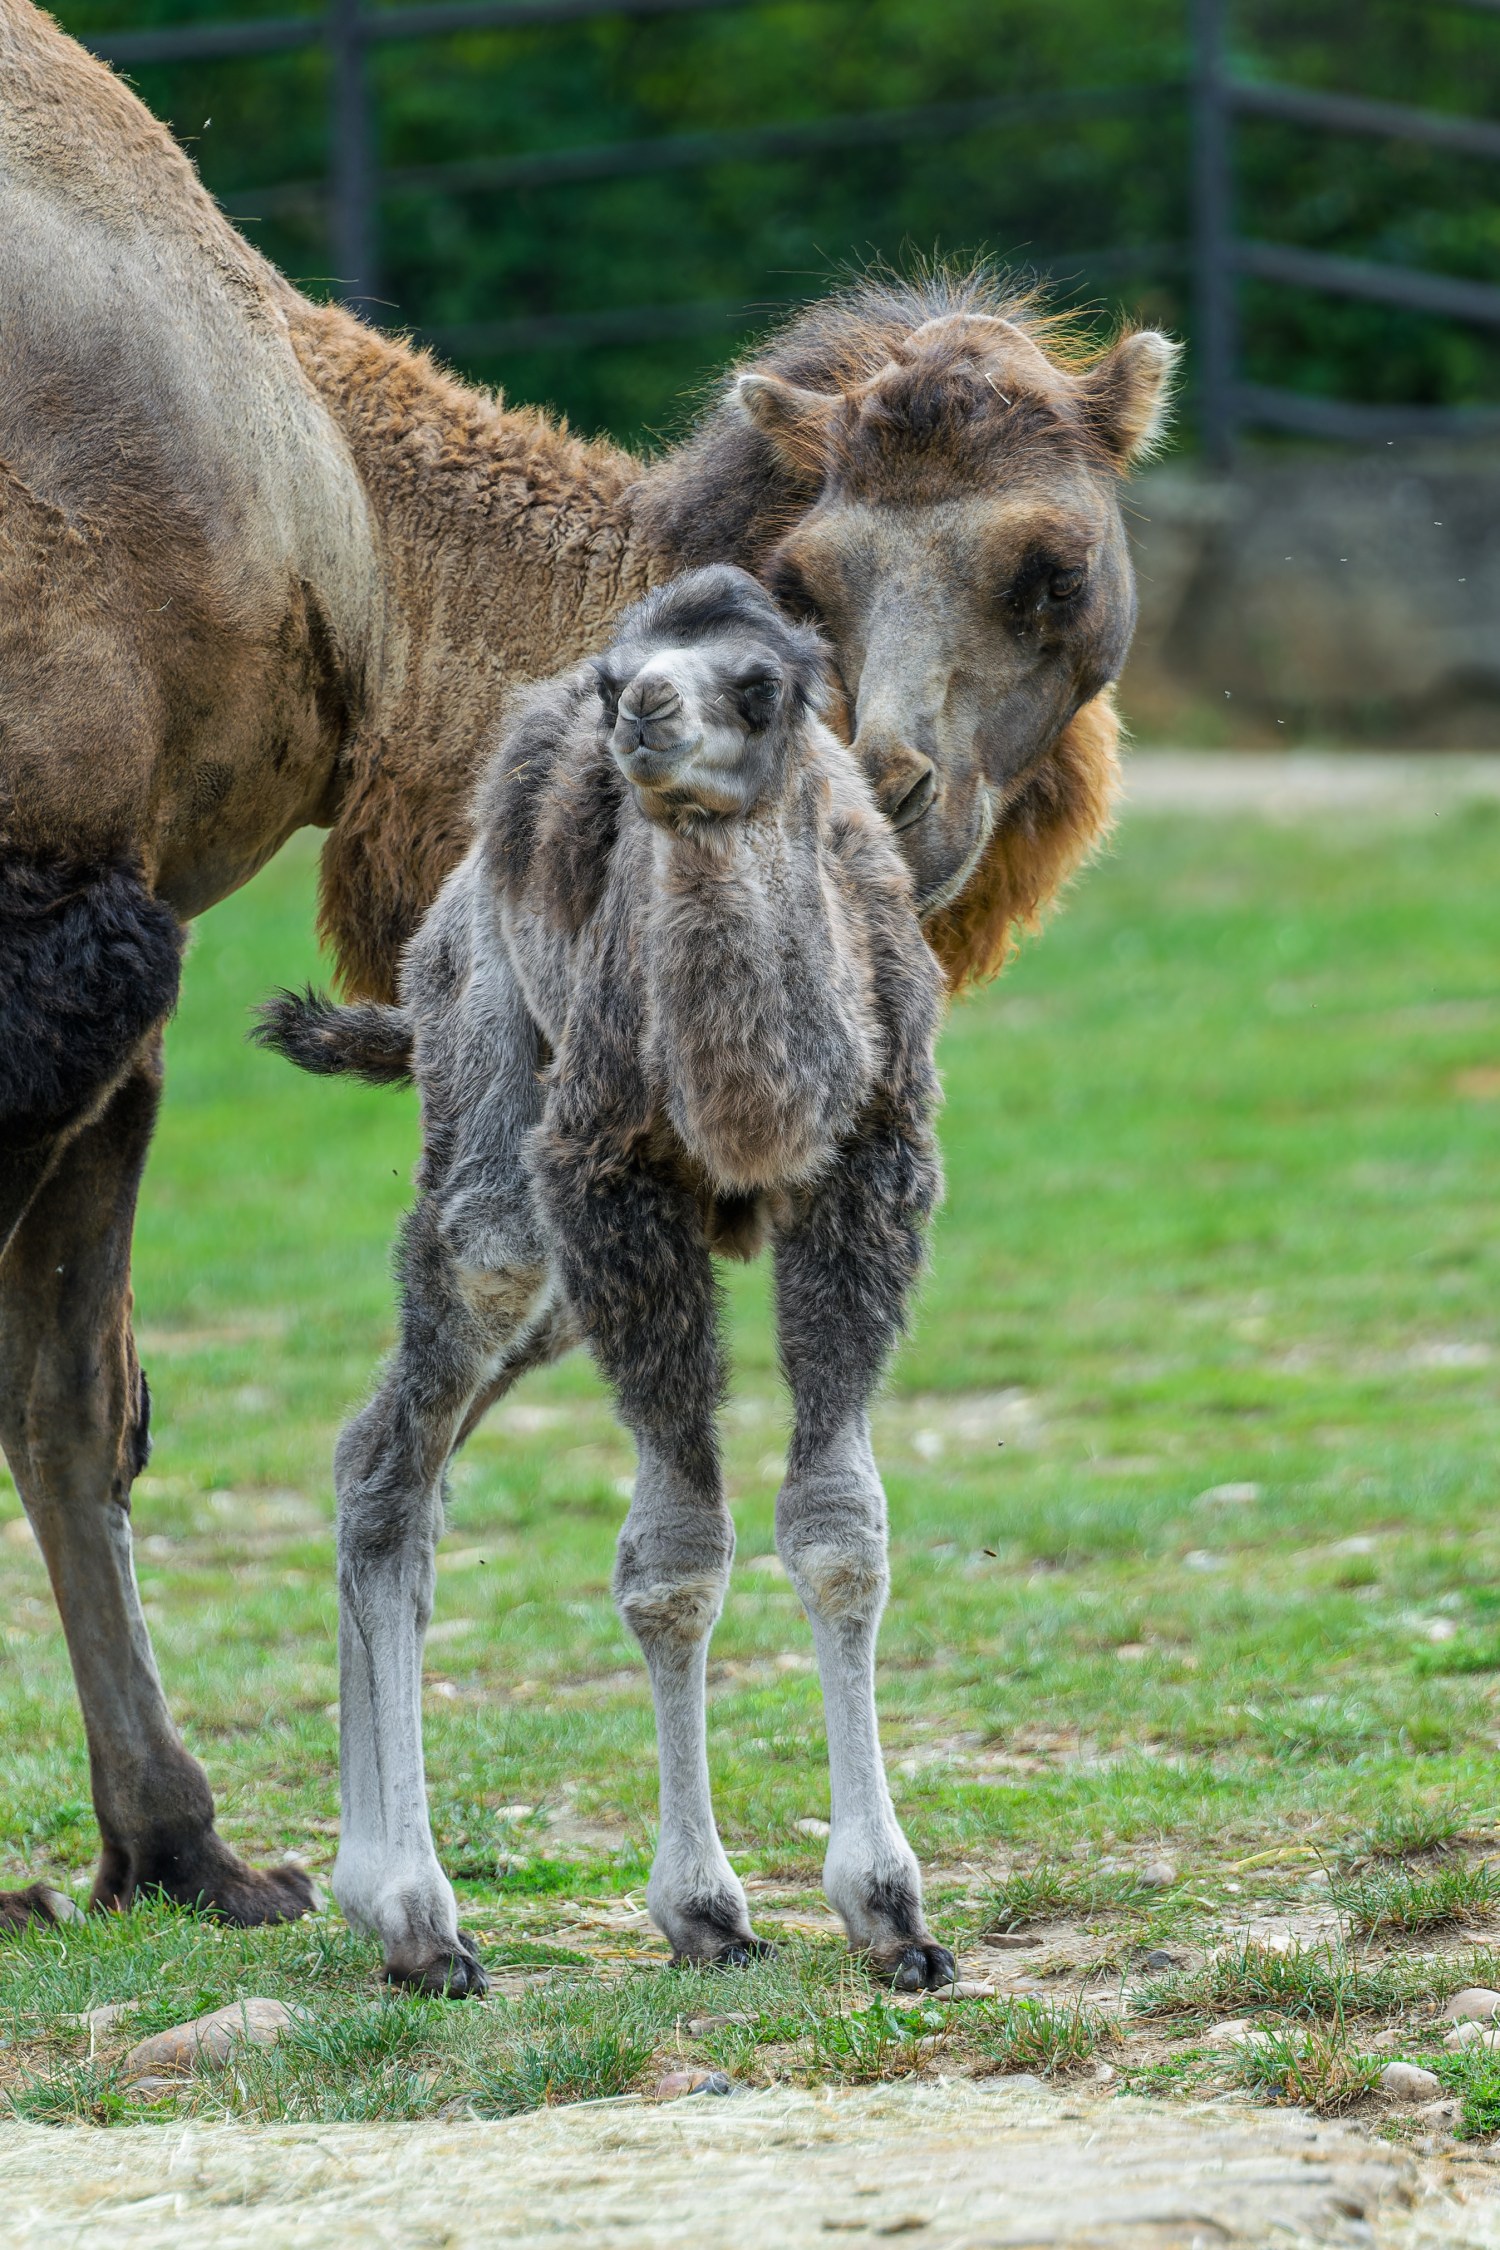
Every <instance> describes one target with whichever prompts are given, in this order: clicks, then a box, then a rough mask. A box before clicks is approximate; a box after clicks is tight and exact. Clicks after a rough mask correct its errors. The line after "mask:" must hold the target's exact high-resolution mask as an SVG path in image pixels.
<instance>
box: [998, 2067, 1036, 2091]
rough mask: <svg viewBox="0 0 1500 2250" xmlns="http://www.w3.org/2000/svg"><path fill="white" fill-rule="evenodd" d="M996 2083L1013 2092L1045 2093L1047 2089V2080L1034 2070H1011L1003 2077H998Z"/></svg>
mask: <svg viewBox="0 0 1500 2250" xmlns="http://www.w3.org/2000/svg"><path fill="white" fill-rule="evenodd" d="M995 2083H996V2085H997V2086H1004V2087H1005V2088H1006V2089H1007V2091H1008V2092H1010V2093H1012V2094H1045V2093H1046V2091H1047V2087H1046V2083H1045V2081H1044V2080H1043V2079H1040V2078H1038V2077H1037V2075H1036V2072H1035V2071H1034V2070H1013V2071H1009V2072H1007V2074H1006V2075H1005V2076H1004V2077H1003V2078H997V2079H996V2081H995Z"/></svg>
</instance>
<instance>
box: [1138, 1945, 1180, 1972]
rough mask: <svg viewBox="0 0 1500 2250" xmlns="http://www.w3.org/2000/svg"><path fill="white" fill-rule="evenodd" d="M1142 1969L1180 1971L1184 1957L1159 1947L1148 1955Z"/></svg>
mask: <svg viewBox="0 0 1500 2250" xmlns="http://www.w3.org/2000/svg"><path fill="white" fill-rule="evenodd" d="M1141 1967H1142V1968H1143V1969H1153V1970H1159V1969H1180V1968H1181V1967H1182V1955H1181V1954H1180V1953H1168V1951H1167V1950H1166V1948H1165V1946H1161V1945H1158V1946H1155V1947H1153V1948H1152V1950H1151V1952H1149V1953H1148V1954H1147V1955H1146V1958H1145V1960H1144V1961H1143V1962H1142V1963H1141Z"/></svg>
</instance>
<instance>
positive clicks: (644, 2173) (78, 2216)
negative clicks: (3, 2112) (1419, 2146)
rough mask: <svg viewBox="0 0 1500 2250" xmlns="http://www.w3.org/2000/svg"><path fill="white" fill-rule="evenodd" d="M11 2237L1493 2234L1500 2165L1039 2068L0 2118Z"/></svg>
mask: <svg viewBox="0 0 1500 2250" xmlns="http://www.w3.org/2000/svg"><path fill="white" fill-rule="evenodd" d="M0 2206H3V2210H4V2219H3V2221H0V2231H3V2236H4V2239H5V2241H6V2243H7V2244H9V2245H12V2246H14V2250H64V2246H67V2250H76V2246H81V2245H85V2244H94V2243H98V2242H106V2241H107V2242H108V2243H109V2244H110V2245H111V2250H136V2246H144V2245H147V2244H150V2245H152V2246H153V2250H156V2246H159V2245H177V2244H181V2245H184V2246H185V2245H188V2244H193V2245H197V2244H201V2243H205V2242H212V2243H213V2245H214V2250H242V2246H243V2250H249V2246H250V2245H252V2244H253V2245H254V2246H255V2250H280V2246H282V2245H286V2246H288V2250H290V2246H291V2245H294V2244H295V2245H296V2246H297V2250H325V2246H333V2245H344V2244H349V2243H362V2244H367V2245H370V2246H372V2250H374V2246H385V2245H400V2246H401V2250H408V2246H411V2250H427V2246H428V2245H431V2246H433V2250H436V2246H437V2245H443V2246H445V2250H469V2246H470V2245H473V2246H475V2250H477V2246H478V2245H481V2244H491V2243H539V2244H540V2243H548V2242H552V2241H556V2240H565V2241H567V2242H569V2243H573V2244H576V2245H578V2246H579V2250H615V2246H616V2245H624V2244H630V2245H640V2244H650V2245H651V2246H652V2250H656V2246H657V2245H660V2246H661V2250H675V2246H677V2245H679V2244H681V2245H684V2246H686V2245H688V2244H691V2245H693V2250H811V2246H812V2245H814V2244H816V2245H818V2246H819V2250H825V2246H826V2245H827V2244H828V2243H829V2242H830V2240H832V2239H834V2238H838V2237H846V2238H849V2239H851V2240H854V2241H871V2242H873V2241H878V2240H884V2239H893V2238H895V2237H896V2236H898V2235H910V2236H911V2237H912V2238H913V2239H914V2240H915V2239H917V2238H920V2240H921V2242H922V2244H923V2245H924V2250H950V2246H952V2250H959V2246H963V2250H989V2246H994V2250H1001V2246H1002V2245H1003V2246H1010V2250H1021V2246H1022V2245H1025V2246H1027V2250H1043V2246H1062V2245H1067V2246H1070V2250H1106V2246H1107V2250H1208V2246H1209V2245H1211V2244H1221V2243H1246V2244H1251V2243H1253V2244H1257V2245H1262V2244H1266V2243H1271V2242H1274V2243H1277V2244H1279V2245H1282V2246H1283V2250H1296V2246H1297V2245H1302V2244H1305V2245H1313V2244H1349V2245H1354V2244H1362V2245H1367V2246H1369V2250H1429V2246H1433V2250H1435V2246H1436V2245H1439V2244H1442V2245H1444V2246H1445V2250H1494V2246H1497V2245H1500V2168H1497V2167H1496V2166H1494V2165H1493V2164H1491V2163H1489V2162H1488V2161H1486V2160H1484V2159H1477V2160H1471V2161H1468V2162H1465V2161H1463V2159H1462V2156H1460V2157H1458V2158H1453V2157H1449V2158H1446V2159H1444V2160H1442V2161H1441V2162H1439V2161H1433V2160H1424V2159H1422V2158H1420V2157H1417V2156H1414V2155H1412V2154H1411V2153H1409V2152H1407V2151H1404V2150H1400V2149H1397V2148H1394V2147H1392V2146H1390V2145H1389V2144H1387V2143H1385V2142H1382V2141H1380V2140H1377V2139H1375V2138H1373V2137H1371V2136H1369V2135H1366V2134H1364V2133H1361V2132H1360V2131H1358V2130H1357V2129H1355V2128H1353V2127H1350V2126H1342V2125H1335V2124H1320V2123H1318V2122H1317V2121H1316V2120H1314V2119H1311V2118H1309V2117H1307V2116H1306V2115H1305V2114H1303V2113H1302V2112H1299V2111H1295V2110H1280V2111H1276V2110H1270V2111H1267V2110H1247V2109H1238V2108H1216V2107H1214V2106H1210V2105H1202V2104H1199V2105H1195V2106H1192V2107H1172V2108H1167V2107H1164V2106H1162V2105H1159V2104H1156V2103H1150V2102H1143V2101H1133V2100H1114V2101H1110V2102H1102V2101H1097V2100H1093V2099H1090V2098H1089V2097H1088V2096H1087V2095H1081V2096H1073V2097H1070V2095H1068V2094H1067V2093H1061V2094H1055V2093H1050V2092H1046V2091H1044V2090H1042V2089H1040V2088H1039V2087H1037V2086H1036V2084H1035V2082H1031V2083H1030V2084H1027V2083H1026V2082H1005V2081H1000V2082H995V2081H991V2082H990V2083H989V2084H987V2085H977V2086H976V2085H973V2084H971V2083H955V2084H951V2085H946V2086H937V2087H899V2086H898V2087H889V2086H887V2087H879V2088H871V2089H868V2090H863V2091H856V2092H849V2091H845V2092H838V2093H833V2092H828V2093H803V2092H795V2091H790V2090H787V2089H776V2090H773V2091H771V2092H767V2093H761V2094H756V2095H751V2096H748V2097H745V2098H742V2099H731V2100H712V2099H709V2098H706V2097H702V2096H700V2097H697V2098H695V2099H692V2100H687V2101H679V2102H677V2103H674V2104H671V2105H670V2106H658V2105H655V2104H651V2103H643V2102H640V2101H635V2100H626V2101H622V2102H605V2103H596V2104H590V2105H585V2106H582V2107H577V2108H572V2109H568V2110H549V2111H543V2112H541V2113H539V2114H536V2115H533V2116H529V2117H522V2118H516V2119H512V2120H510V2121H508V2122H505V2123H497V2124H487V2125H486V2124H463V2125H451V2126H438V2127H431V2126H374V2125H372V2126H349V2125H340V2126H300V2127H289V2126H288V2127H279V2128H272V2129H260V2130H245V2129H243V2128H231V2127H211V2128H199V2127H190V2128H188V2129H187V2130H185V2131H181V2132H178V2131H172V2130H162V2129H157V2128H153V2127H135V2128H129V2129H125V2130H121V2131H115V2132H110V2133H107V2134H99V2133H92V2132H86V2131H78V2132H58V2131H56V2130H48V2129H45V2128H40V2127H25V2126H12V2127H6V2128H0Z"/></svg>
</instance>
